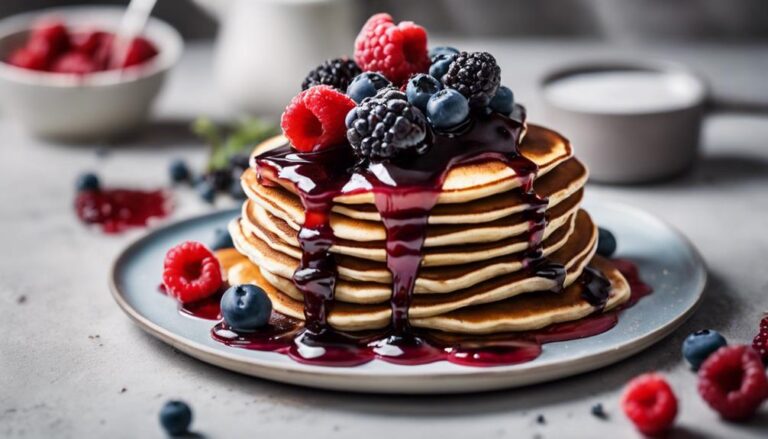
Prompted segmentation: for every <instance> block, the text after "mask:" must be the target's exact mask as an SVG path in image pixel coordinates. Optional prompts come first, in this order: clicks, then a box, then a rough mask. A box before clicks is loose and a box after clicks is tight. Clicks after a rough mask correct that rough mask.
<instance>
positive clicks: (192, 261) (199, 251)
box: [163, 241, 222, 303]
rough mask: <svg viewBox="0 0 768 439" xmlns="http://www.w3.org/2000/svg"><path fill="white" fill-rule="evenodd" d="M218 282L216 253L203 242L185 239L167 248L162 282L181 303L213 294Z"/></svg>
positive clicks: (219, 278) (218, 285)
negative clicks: (185, 240)
mask: <svg viewBox="0 0 768 439" xmlns="http://www.w3.org/2000/svg"><path fill="white" fill-rule="evenodd" d="M221 284H222V278H221V267H220V266H219V261H218V260H217V259H216V256H214V255H213V253H211V251H210V250H208V249H207V248H206V247H205V246H204V245H203V244H201V243H199V242H195V241H187V242H184V243H181V244H179V245H177V246H176V247H173V248H172V249H170V250H168V253H166V255H165V261H164V263H163V285H165V288H166V290H167V291H168V294H169V295H171V296H173V297H175V298H177V299H178V300H179V301H181V302H182V303H188V302H194V301H196V300H200V299H204V298H206V297H208V296H210V295H212V294H215V293H216V292H217V291H218V290H219V288H220V287H221Z"/></svg>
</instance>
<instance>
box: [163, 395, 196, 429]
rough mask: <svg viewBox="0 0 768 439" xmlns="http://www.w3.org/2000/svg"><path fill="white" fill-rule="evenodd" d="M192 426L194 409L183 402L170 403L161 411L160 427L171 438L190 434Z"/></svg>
mask: <svg viewBox="0 0 768 439" xmlns="http://www.w3.org/2000/svg"><path fill="white" fill-rule="evenodd" d="M191 424H192V409H190V408H189V406H188V405H187V404H186V403H185V402H183V401H168V402H166V403H165V405H164V406H163V408H162V409H160V425H162V426H163V428H164V429H165V431H167V432H168V434H169V435H171V436H180V435H183V434H185V433H187V432H189V426H190V425H191Z"/></svg>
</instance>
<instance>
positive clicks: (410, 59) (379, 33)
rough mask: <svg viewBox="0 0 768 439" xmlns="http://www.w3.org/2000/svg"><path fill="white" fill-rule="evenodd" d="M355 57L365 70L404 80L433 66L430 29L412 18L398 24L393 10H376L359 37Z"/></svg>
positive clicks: (356, 40) (395, 80)
mask: <svg viewBox="0 0 768 439" xmlns="http://www.w3.org/2000/svg"><path fill="white" fill-rule="evenodd" d="M355 61H357V64H358V65H359V66H360V67H361V68H362V69H363V70H365V71H370V72H380V73H382V74H383V75H384V76H386V77H387V78H389V80H390V81H392V82H393V83H395V84H398V85H399V84H402V83H403V82H405V81H406V80H407V79H408V77H410V76H411V75H413V74H414V73H426V72H427V69H429V64H430V61H429V56H428V54H427V32H426V31H425V30H424V28H423V27H421V26H419V25H417V24H414V23H413V22H411V21H403V22H400V23H399V24H397V25H396V24H395V23H394V22H393V21H392V17H391V16H390V15H389V14H376V15H374V16H372V17H371V18H369V19H368V21H367V22H366V23H365V25H364V26H363V28H362V29H361V30H360V34H359V35H358V36H357V39H355Z"/></svg>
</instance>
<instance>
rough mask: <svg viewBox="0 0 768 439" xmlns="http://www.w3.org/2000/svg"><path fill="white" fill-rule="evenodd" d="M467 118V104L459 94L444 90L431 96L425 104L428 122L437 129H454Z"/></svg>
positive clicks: (451, 90) (454, 91)
mask: <svg viewBox="0 0 768 439" xmlns="http://www.w3.org/2000/svg"><path fill="white" fill-rule="evenodd" d="M468 116H469V103H468V102H467V98H465V97H464V96H463V95H462V94H461V93H459V92H458V91H456V90H453V89H444V90H440V91H439V92H437V93H435V94H434V95H432V97H431V98H429V101H428V102H427V117H428V118H429V122H430V123H431V124H432V125H433V126H434V127H435V128H438V129H447V128H451V127H455V126H456V125H459V124H460V123H462V122H464V121H465V120H466V119H467V117H468Z"/></svg>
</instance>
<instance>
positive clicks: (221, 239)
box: [211, 228, 235, 250]
mask: <svg viewBox="0 0 768 439" xmlns="http://www.w3.org/2000/svg"><path fill="white" fill-rule="evenodd" d="M234 246H235V243H234V242H232V235H230V234H229V231H228V230H227V229H223V228H218V229H216V230H214V231H213V242H212V243H211V249H213V250H221V249H225V248H232V247H234Z"/></svg>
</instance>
